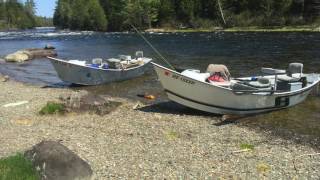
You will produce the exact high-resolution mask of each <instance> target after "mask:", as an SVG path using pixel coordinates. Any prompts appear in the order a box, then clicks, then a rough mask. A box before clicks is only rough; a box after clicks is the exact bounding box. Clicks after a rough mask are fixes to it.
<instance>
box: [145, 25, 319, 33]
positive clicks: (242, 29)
mask: <svg viewBox="0 0 320 180" xmlns="http://www.w3.org/2000/svg"><path fill="white" fill-rule="evenodd" d="M145 32H149V33H150V32H151V33H192V32H320V25H319V26H283V27H256V26H252V27H230V28H223V27H214V28H196V29H194V28H186V29H174V28H151V29H146V30H145Z"/></svg>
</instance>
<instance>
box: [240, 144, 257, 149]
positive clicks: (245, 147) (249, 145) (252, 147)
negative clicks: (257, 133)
mask: <svg viewBox="0 0 320 180" xmlns="http://www.w3.org/2000/svg"><path fill="white" fill-rule="evenodd" d="M240 148H241V149H248V150H253V149H254V145H252V144H246V143H244V144H240Z"/></svg>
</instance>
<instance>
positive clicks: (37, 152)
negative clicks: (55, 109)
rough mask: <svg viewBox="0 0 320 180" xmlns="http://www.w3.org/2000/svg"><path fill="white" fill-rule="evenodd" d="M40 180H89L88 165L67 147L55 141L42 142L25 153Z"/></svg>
mask: <svg viewBox="0 0 320 180" xmlns="http://www.w3.org/2000/svg"><path fill="white" fill-rule="evenodd" d="M24 155H25V157H26V158H27V159H29V160H31V162H32V164H33V166H34V167H35V169H36V170H37V171H38V172H39V174H40V176H41V179H45V180H57V179H59V180H75V179H78V180H89V179H91V177H92V174H93V172H92V169H91V167H90V165H89V164H88V163H87V162H85V161H84V160H83V159H81V158H80V157H79V156H78V155H76V154H75V153H73V152H72V151H71V150H69V149H68V148H67V147H65V146H63V145H62V144H60V143H58V142H55V141H43V142H41V143H39V144H37V145H35V146H34V147H33V148H32V149H31V150H28V151H26V152H25V154H24Z"/></svg>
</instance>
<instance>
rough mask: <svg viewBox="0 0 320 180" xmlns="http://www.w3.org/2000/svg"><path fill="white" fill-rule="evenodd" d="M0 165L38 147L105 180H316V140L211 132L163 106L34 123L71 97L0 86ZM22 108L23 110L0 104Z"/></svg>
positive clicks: (204, 122)
mask: <svg viewBox="0 0 320 180" xmlns="http://www.w3.org/2000/svg"><path fill="white" fill-rule="evenodd" d="M0 86H1V87H2V88H1V92H0V102H1V104H0V129H1V131H2V132H1V135H0V144H1V145H2V146H0V158H2V157H7V156H10V155H13V154H15V153H17V152H23V151H24V150H26V149H28V148H30V147H31V146H33V145H35V144H37V143H39V142H40V141H41V140H56V141H60V142H61V143H62V144H64V145H66V146H67V147H68V148H70V149H71V150H72V151H74V152H75V153H76V154H78V155H79V156H80V157H81V158H83V159H85V160H86V161H88V163H89V164H90V165H91V166H92V168H93V170H94V172H95V174H96V179H104V178H135V179H140V178H162V179H163V178H168V179H177V178H187V179H188V178H197V179H199V178H213V177H221V178H243V179H251V178H255V179H257V178H270V179H279V178H280V179H293V178H298V179H299V178H307V179H317V178H319V177H320V171H319V170H320V168H319V163H318V162H319V160H320V157H319V156H316V155H314V156H306V155H305V154H316V153H318V152H319V149H318V148H317V147H319V144H318V143H317V141H307V140H305V139H303V138H302V137H298V136H294V135H292V134H288V136H287V138H285V137H284V136H283V135H281V136H280V135H279V134H278V133H277V132H276V131H270V130H265V129H261V128H258V127H257V128H249V127H247V126H245V125H242V124H241V123H237V124H234V123H231V124H225V125H222V124H221V125H218V124H219V123H220V119H221V117H217V116H212V115H206V114H203V113H199V112H194V111H186V110H184V109H182V110H181V111H174V110H172V108H171V107H172V106H176V105H175V104H171V103H166V102H163V103H161V104H156V105H143V104H142V105H141V107H140V108H138V109H134V107H136V106H137V104H138V102H137V101H133V100H128V99H123V98H115V97H113V98H115V99H117V100H118V101H121V102H123V105H122V106H120V107H119V108H118V109H116V110H115V111H113V112H112V113H111V114H109V115H106V116H99V115H95V114H88V113H84V114H76V113H71V114H66V115H63V116H62V115H53V116H40V115H39V114H38V112H39V110H40V109H41V108H42V107H43V106H45V104H46V103H47V102H48V101H55V100H57V99H58V98H59V97H61V96H64V95H66V94H69V93H71V92H72V90H70V89H53V88H41V87H36V86H29V85H25V84H21V83H18V82H14V81H7V82H0ZM21 101H25V102H27V103H26V104H23V105H20V106H16V107H7V108H5V107H4V106H3V105H5V104H9V103H15V102H21Z"/></svg>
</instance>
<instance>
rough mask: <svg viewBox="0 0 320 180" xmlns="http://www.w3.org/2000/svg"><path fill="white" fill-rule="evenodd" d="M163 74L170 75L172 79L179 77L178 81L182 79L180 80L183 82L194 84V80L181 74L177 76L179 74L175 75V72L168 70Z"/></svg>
mask: <svg viewBox="0 0 320 180" xmlns="http://www.w3.org/2000/svg"><path fill="white" fill-rule="evenodd" d="M165 75H166V76H170V77H172V78H173V79H179V80H180V81H182V82H184V83H187V84H192V85H193V84H195V83H196V82H195V81H192V80H190V79H187V78H185V77H182V76H179V75H177V74H171V73H170V72H167V71H166V72H165Z"/></svg>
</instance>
